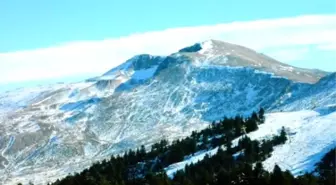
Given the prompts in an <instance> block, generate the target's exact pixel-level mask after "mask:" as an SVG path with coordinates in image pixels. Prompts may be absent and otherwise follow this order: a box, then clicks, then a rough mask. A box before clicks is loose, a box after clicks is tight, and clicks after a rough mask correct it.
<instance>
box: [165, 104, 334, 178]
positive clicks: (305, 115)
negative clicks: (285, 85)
mask: <svg viewBox="0 0 336 185" xmlns="http://www.w3.org/2000/svg"><path fill="white" fill-rule="evenodd" d="M330 109H331V112H324V113H319V112H316V111H312V110H305V111H298V112H279V113H271V114H266V121H265V123H264V124H262V125H260V126H259V129H258V130H257V131H254V132H251V133H249V134H247V136H248V137H250V138H251V139H252V140H255V139H257V140H262V139H267V138H271V137H272V136H273V135H278V134H279V132H280V130H281V128H282V127H285V128H286V132H288V133H287V134H288V140H287V142H286V143H285V144H283V145H279V146H276V147H275V148H274V151H273V152H272V156H271V157H270V158H268V159H266V160H265V161H264V162H263V165H264V168H265V169H266V170H269V171H272V170H273V168H274V165H275V164H278V165H279V166H280V168H282V170H289V171H291V172H292V173H293V174H294V175H300V174H301V173H305V172H312V171H313V170H314V169H315V167H314V165H315V164H316V163H318V162H319V161H320V160H321V159H322V157H323V156H324V155H325V154H326V153H327V152H328V151H330V150H331V149H332V148H334V147H336V112H335V107H333V108H330ZM330 109H329V110H330ZM325 113H326V114H325ZM239 139H240V138H237V139H235V140H234V141H233V146H235V145H237V144H238V140H239ZM217 150H218V147H217V148H215V149H212V150H209V151H202V152H198V153H195V154H194V155H193V156H191V157H188V158H186V159H185V160H184V161H181V162H179V163H175V164H172V165H170V166H168V167H167V168H165V170H166V173H167V175H168V176H169V177H173V175H174V173H176V171H178V170H183V169H184V167H185V166H186V165H188V164H191V163H196V162H198V161H200V160H202V159H203V158H204V156H205V155H206V154H208V155H209V156H212V155H214V154H215V153H217Z"/></svg>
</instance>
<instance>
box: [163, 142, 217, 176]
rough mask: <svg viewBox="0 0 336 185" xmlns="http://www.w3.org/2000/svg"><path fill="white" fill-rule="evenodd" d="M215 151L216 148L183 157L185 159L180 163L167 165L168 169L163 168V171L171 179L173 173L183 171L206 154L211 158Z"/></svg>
mask: <svg viewBox="0 0 336 185" xmlns="http://www.w3.org/2000/svg"><path fill="white" fill-rule="evenodd" d="M217 151H218V147H216V148H214V149H212V150H208V151H200V152H197V153H195V154H194V155H192V156H188V157H185V159H184V160H183V161H181V162H178V163H174V164H172V165H169V166H168V167H166V168H164V170H165V171H166V173H167V176H168V177H170V178H173V177H174V175H175V173H176V172H177V171H179V170H183V169H184V167H185V166H186V165H190V164H194V163H197V162H198V161H201V160H203V159H204V157H205V156H206V155H207V154H208V155H209V156H210V157H211V156H213V155H215V154H216V153H217Z"/></svg>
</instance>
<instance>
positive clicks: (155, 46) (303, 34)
mask: <svg viewBox="0 0 336 185" xmlns="http://www.w3.org/2000/svg"><path fill="white" fill-rule="evenodd" d="M335 35H336V15H308V16H299V17H291V18H282V19H270V20H257V21H249V22H233V23H226V24H218V25H209V26H198V27H184V28H174V29H167V30H162V31H154V32H147V33H139V34H134V35H130V36H126V37H121V38H111V39H106V40H101V41H80V42H79V41H76V42H72V43H68V44H64V45H62V46H57V47H50V48H43V49H36V50H30V51H17V52H10V53H0V66H1V67H0V83H4V82H14V81H25V80H37V79H46V78H58V77H64V76H70V75H71V76H73V75H80V74H84V73H90V74H100V73H103V72H105V71H107V70H109V69H110V68H112V67H115V66H117V65H119V64H121V63H122V62H124V61H125V60H126V59H128V58H130V57H132V56H134V55H136V54H141V53H150V54H154V55H167V54H169V53H172V52H175V51H177V50H178V49H180V48H182V47H185V46H187V45H191V44H194V43H196V42H200V41H203V40H208V39H219V40H224V41H227V42H232V43H236V44H240V45H244V46H247V47H250V48H252V49H255V50H258V51H261V52H263V51H267V50H269V49H271V50H272V51H273V52H274V53H273V55H274V56H275V57H277V58H278V59H279V60H280V61H283V62H291V60H296V59H298V58H302V56H303V55H305V53H306V50H296V51H295V50H293V49H291V50H288V49H286V47H288V48H295V47H298V48H300V47H301V48H302V47H304V46H306V45H315V46H317V47H315V48H317V49H314V50H313V51H311V50H310V51H309V52H316V53H318V52H319V50H329V51H330V52H331V50H330V48H334V46H335V44H336V37H335ZM276 50H278V51H276ZM266 54H268V53H267V52H266ZM320 65H321V66H322V67H321V68H323V64H322V63H321V64H320ZM308 67H309V66H308Z"/></svg>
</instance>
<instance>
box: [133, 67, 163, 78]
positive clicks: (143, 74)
mask: <svg viewBox="0 0 336 185" xmlns="http://www.w3.org/2000/svg"><path fill="white" fill-rule="evenodd" d="M157 68H158V65H156V66H153V67H151V68H148V69H141V70H136V71H134V73H133V75H132V79H135V80H146V79H149V78H151V77H152V76H153V75H154V74H155V72H156V70H157Z"/></svg>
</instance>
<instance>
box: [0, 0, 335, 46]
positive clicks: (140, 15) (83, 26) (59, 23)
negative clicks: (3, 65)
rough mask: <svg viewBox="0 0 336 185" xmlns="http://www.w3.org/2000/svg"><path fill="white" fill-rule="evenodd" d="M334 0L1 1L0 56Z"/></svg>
mask: <svg viewBox="0 0 336 185" xmlns="http://www.w3.org/2000/svg"><path fill="white" fill-rule="evenodd" d="M335 6H336V3H335V1H334V0H295V1H293V0H281V1H269V0H253V1H247V0H225V1H223V0H207V1H204V0H192V1H191V0H186V1H180V0H169V1H157V0H142V1H136V0H100V1H92V0H71V1H69V0H57V1H46V0H29V1H27V0H1V1H0V15H1V16H0V43H1V44H0V52H6V51H17V50H22V49H36V48H42V47H50V46H55V45H59V44H62V43H67V42H71V41H77V40H101V39H106V38H115V37H120V36H126V35H129V34H134V33H137V32H138V33H142V32H147V31H155V30H163V29H167V28H175V27H186V26H200V25H212V24H218V23H227V22H232V21H249V20H258V19H266V18H267V19H270V18H280V17H291V16H298V15H306V14H330V13H335Z"/></svg>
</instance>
